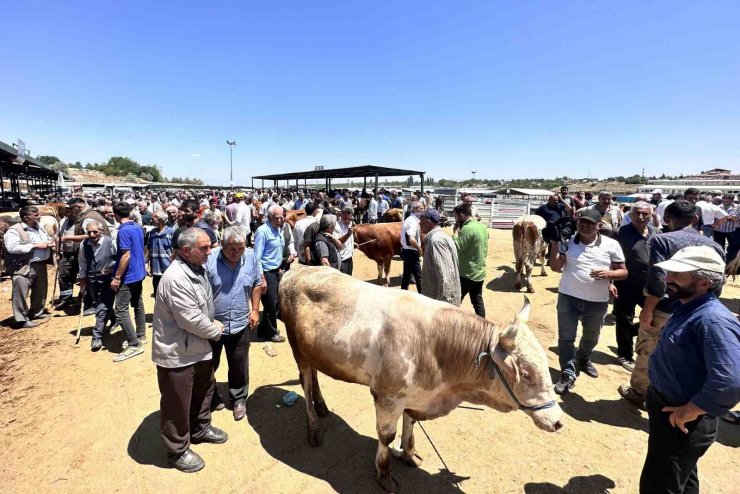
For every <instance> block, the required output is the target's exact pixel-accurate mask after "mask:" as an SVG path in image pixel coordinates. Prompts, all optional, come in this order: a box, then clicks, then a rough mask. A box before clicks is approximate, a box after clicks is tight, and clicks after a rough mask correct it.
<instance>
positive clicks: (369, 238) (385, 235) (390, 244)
mask: <svg viewBox="0 0 740 494" xmlns="http://www.w3.org/2000/svg"><path fill="white" fill-rule="evenodd" d="M354 240H355V247H357V248H358V249H360V250H361V251H362V252H363V253H364V254H365V255H366V256H367V257H368V259H372V260H373V261H375V262H376V264H377V265H378V281H379V282H381V283H382V284H383V286H388V285H390V281H391V280H390V277H391V259H393V256H398V255H401V223H377V224H370V223H365V224H364V225H355V233H354ZM383 270H385V276H383Z"/></svg>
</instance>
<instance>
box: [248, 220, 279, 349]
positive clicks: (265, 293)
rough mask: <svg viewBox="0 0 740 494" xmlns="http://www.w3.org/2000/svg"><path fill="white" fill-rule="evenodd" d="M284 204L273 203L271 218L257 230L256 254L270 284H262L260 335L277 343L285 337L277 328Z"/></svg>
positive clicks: (263, 274) (255, 237) (265, 280)
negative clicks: (282, 205) (281, 205)
mask: <svg viewBox="0 0 740 494" xmlns="http://www.w3.org/2000/svg"><path fill="white" fill-rule="evenodd" d="M283 223H285V213H284V211H283V208H282V207H280V206H278V205H272V206H270V207H269V208H267V221H266V222H265V223H263V224H262V226H260V227H259V228H258V229H257V232H256V233H255V234H254V257H255V258H256V259H257V266H258V267H259V271H260V273H261V274H262V276H263V280H264V282H265V285H266V286H263V287H262V320H261V321H260V323H259V327H258V328H257V336H258V337H259V338H261V339H263V340H266V341H272V342H273V343H282V342H284V341H285V337H284V336H281V335H280V332H279V331H278V328H277V319H278V310H279V307H280V302H279V300H278V287H279V285H280V273H279V271H280V265H281V264H282V263H283V248H284V247H285V239H284V237H283Z"/></svg>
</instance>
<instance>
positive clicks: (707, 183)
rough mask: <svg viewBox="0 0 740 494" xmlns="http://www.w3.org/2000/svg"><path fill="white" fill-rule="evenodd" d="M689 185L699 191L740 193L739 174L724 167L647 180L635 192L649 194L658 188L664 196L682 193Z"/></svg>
mask: <svg viewBox="0 0 740 494" xmlns="http://www.w3.org/2000/svg"><path fill="white" fill-rule="evenodd" d="M689 187H694V188H697V189H699V190H701V191H710V190H718V191H720V192H722V193H723V194H724V193H731V194H740V174H735V173H733V172H732V170H725V169H724V168H713V169H712V170H706V171H703V172H701V173H700V174H698V175H690V176H686V177H683V178H679V179H673V180H668V179H655V180H648V183H647V185H641V186H639V187H638V188H637V193H645V194H649V193H650V192H651V191H653V190H654V189H660V190H661V191H662V192H663V196H664V197H665V196H666V195H668V194H683V193H684V191H685V190H686V189H688V188H689Z"/></svg>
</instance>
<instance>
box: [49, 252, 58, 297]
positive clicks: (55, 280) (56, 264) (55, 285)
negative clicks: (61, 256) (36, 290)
mask: <svg viewBox="0 0 740 494" xmlns="http://www.w3.org/2000/svg"><path fill="white" fill-rule="evenodd" d="M51 255H52V256H54V253H53V252H52V254H51ZM54 265H55V266H56V267H57V269H56V274H55V275H54V289H53V290H52V292H51V300H49V307H51V306H53V305H54V297H56V296H57V285H58V284H59V261H57V259H56V257H54Z"/></svg>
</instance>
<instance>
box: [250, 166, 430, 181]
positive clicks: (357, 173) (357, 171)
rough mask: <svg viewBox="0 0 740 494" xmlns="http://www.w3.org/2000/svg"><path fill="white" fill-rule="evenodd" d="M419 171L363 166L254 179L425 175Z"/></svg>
mask: <svg viewBox="0 0 740 494" xmlns="http://www.w3.org/2000/svg"><path fill="white" fill-rule="evenodd" d="M423 174H424V172H422V171H418V170H404V169H401V168H387V167H385V166H374V165H363V166H350V167H347V168H330V169H325V170H311V171H306V172H292V173H276V174H271V175H260V176H255V177H252V178H256V179H261V180H298V179H304V180H307V179H322V178H323V179H333V178H361V177H374V176H376V175H377V176H379V177H396V176H402V175H423Z"/></svg>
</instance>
